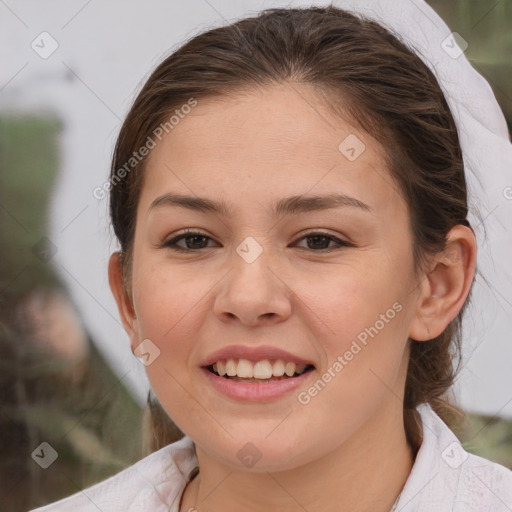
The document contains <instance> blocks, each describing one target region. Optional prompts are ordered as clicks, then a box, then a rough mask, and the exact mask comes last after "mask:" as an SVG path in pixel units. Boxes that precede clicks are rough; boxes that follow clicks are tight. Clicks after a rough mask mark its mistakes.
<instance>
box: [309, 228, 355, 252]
mask: <svg viewBox="0 0 512 512" xmlns="http://www.w3.org/2000/svg"><path fill="white" fill-rule="evenodd" d="M300 240H306V241H307V242H306V243H307V247H306V248H307V249H312V250H315V251H318V250H320V251H321V250H328V249H338V248H340V247H353V244H351V243H349V242H346V241H344V240H340V239H339V238H337V237H335V236H332V235H329V234H327V233H321V232H319V233H310V234H308V235H306V236H303V237H302V238H300ZM331 242H335V244H336V245H337V247H329V244H330V243H331Z"/></svg>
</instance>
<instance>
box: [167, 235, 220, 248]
mask: <svg viewBox="0 0 512 512" xmlns="http://www.w3.org/2000/svg"><path fill="white" fill-rule="evenodd" d="M182 240H184V243H185V247H182V246H180V245H178V242H181V241H182ZM204 240H212V239H211V238H210V237H209V236H206V235H203V234H202V233H200V232H198V231H186V232H185V233H181V234H180V235H178V236H175V237H174V238H171V239H170V240H167V241H166V242H164V243H163V244H162V247H167V248H169V249H171V250H173V251H188V252H190V251H194V250H198V249H205V248H207V247H205V245H204ZM198 246H200V247H198Z"/></svg>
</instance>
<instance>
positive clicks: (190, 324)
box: [130, 85, 418, 471]
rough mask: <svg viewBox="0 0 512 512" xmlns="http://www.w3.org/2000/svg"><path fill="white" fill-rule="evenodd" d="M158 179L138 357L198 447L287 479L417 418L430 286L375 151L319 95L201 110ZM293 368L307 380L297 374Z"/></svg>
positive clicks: (271, 91)
mask: <svg viewBox="0 0 512 512" xmlns="http://www.w3.org/2000/svg"><path fill="white" fill-rule="evenodd" d="M145 173H146V174H145V180H144V185H143V188H142V191H141V195H140V201H139V204H138V211H137V222H136V229H135V238H134V253H133V267H132V268H133V272H132V282H131V290H132V300H133V307H134V313H135V316H134V318H133V323H132V327H131V329H130V335H131V344H132V349H134V350H135V351H136V353H138V354H140V353H141V351H142V352H145V353H148V354H151V355H150V356H146V357H145V358H146V362H147V363H150V364H148V365H147V367H146V370H147V374H148V376H149V379H150V382H151V385H152V387H153V390H154V392H155V394H156V396H157V397H158V399H159V401H160V402H161V404H162V406H163V407H164V408H165V410H166V411H167V413H168V414H169V415H170V416H171V418H172V419H173V420H174V421H175V423H176V424H177V425H178V426H179V427H180V428H181V429H182V430H183V431H184V432H185V433H186V434H187V435H189V436H190V437H191V438H192V439H193V440H194V441H195V442H196V445H197V446H198V447H200V448H201V449H202V450H204V451H205V453H208V454H209V455H210V456H212V457H215V458H216V459H217V460H219V461H221V462H223V463H226V464H228V465H231V466H237V467H243V466H245V467H246V468H252V467H253V466H254V470H255V471H263V470H265V471H268V470H278V469H287V468H293V467H296V466H298V465H300V464H304V463H307V462H308V461H312V460H314V459H315V458H317V457H320V456H322V455H325V454H328V453H329V452H331V451H332V450H334V449H336V448H339V447H341V446H342V445H343V444H344V443H345V445H346V446H348V445H349V444H350V442H354V443H356V442H359V441H360V442H361V443H363V442H364V439H363V438H366V439H367V438H368V436H371V435H378V432H379V428H380V426H381V425H382V424H383V423H382V422H383V421H385V420H384V418H389V417H390V416H392V415H394V417H395V418H399V419H400V421H401V414H402V398H403V388H404V383H405V376H406V366H407V359H408V351H407V347H408V345H407V340H408V336H409V334H410V331H411V325H412V323H413V322H414V321H415V314H416V313H415V311H416V307H417V306H416V303H417V295H418V293H417V290H418V287H417V282H416V281H415V279H414V274H413V257H412V238H411V232H410V227H409V216H408V211H407V206H406V203H405V201H404V200H403V199H402V197H401V196H400V194H399V192H398V187H397V186H396V184H395V182H394V181H393V180H392V178H391V176H390V174H389V172H388V170H387V168H386V165H385V161H384V153H383V148H382V147H381V146H380V145H379V144H378V143H377V142H376V141H375V140H374V139H373V138H371V137H370V136H369V135H368V134H366V133H364V132H361V131H360V130H358V129H356V128H355V127H354V126H352V125H351V124H349V123H348V122H346V121H344V120H343V119H340V118H339V117H337V116H334V115H333V114H332V113H331V112H330V111H329V110H328V108H327V107H326V106H325V104H324V103H321V102H320V101H319V100H318V97H317V96H316V95H315V93H314V92H313V91H312V89H308V88H306V87H305V86H299V85H294V86H293V87H292V86H289V85H274V86H268V87H266V88H264V89H261V90H259V91H256V92H254V91H253V92H250V93H249V92H247V93H238V94H234V95H233V96H231V97H229V100H228V99H225V100H223V101H220V100H218V99H204V100H198V104H197V106H195V107H194V108H192V109H191V111H190V113H189V114H188V115H186V116H183V119H180V121H179V123H178V124H176V125H174V127H173V128H172V130H169V133H168V134H165V132H164V137H163V138H162V141H161V142H158V143H157V145H156V147H155V148H154V149H152V150H151V153H150V155H149V157H148V161H147V168H146V171H145ZM174 196H187V197H188V198H189V199H187V200H183V199H182V200H181V201H180V202H176V201H174V200H173V197H174ZM335 198H336V199H335ZM277 205H279V207H277ZM186 230H190V231H193V232H194V233H197V234H195V235H189V236H188V237H187V236H185V237H181V238H180V239H178V240H175V245H171V244H170V243H171V241H172V240H173V239H176V237H178V236H179V235H183V234H184V232H185V231H186ZM168 243H169V244H168ZM142 340H150V341H145V345H143V347H142V348H141V347H138V346H139V344H140V343H141V342H142ZM158 351H159V354H158ZM219 351H220V352H219ZM240 359H242V360H245V361H242V362H241V363H240V361H239V360H240ZM230 360H232V361H230ZM247 361H249V363H248V362H247ZM280 361H281V362H280ZM214 362H215V363H216V365H215V369H217V372H218V373H220V372H222V371H227V372H228V373H231V374H233V372H237V374H236V375H231V376H229V377H226V376H220V375H217V374H214V373H213V372H212V371H211V370H212V369H213V368H212V367H210V368H208V366H209V365H211V364H213V363H214ZM255 363H258V364H255ZM288 363H296V366H295V370H298V371H299V372H300V371H301V370H302V369H303V368H304V365H306V371H305V372H304V373H302V374H301V376H292V377H288V376H287V375H286V373H285V375H283V376H281V377H279V375H280V374H282V372H283V366H284V370H285V371H286V370H288V371H289V372H290V373H292V372H293V365H292V364H288ZM300 365H302V366H300ZM245 372H247V373H245ZM251 372H252V375H254V372H255V374H256V377H253V378H252V379H250V378H249V377H244V376H246V375H250V374H251ZM270 372H272V373H270ZM238 374H240V376H238ZM269 375H272V376H273V380H272V378H271V382H266V380H268V376H269ZM295 375H297V374H295ZM357 439H359V441H356V440H357Z"/></svg>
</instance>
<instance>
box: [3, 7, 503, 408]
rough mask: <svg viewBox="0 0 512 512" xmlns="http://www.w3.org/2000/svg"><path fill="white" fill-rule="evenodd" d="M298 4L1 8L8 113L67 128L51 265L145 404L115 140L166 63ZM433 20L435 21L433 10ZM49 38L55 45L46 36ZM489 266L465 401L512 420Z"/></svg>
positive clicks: (468, 354) (473, 317)
mask: <svg viewBox="0 0 512 512" xmlns="http://www.w3.org/2000/svg"><path fill="white" fill-rule="evenodd" d="M310 3H313V2H298V1H296V2H292V5H308V4H310ZM314 3H320V2H314ZM289 4H290V3H289V2H286V3H285V2H275V1H274V2H270V1H265V2H263V1H256V0H215V1H214V0H210V1H207V0H190V1H188V2H171V1H166V0H145V1H142V0H137V1H132V2H127V1H123V0H110V1H108V2H102V1H99V0H89V1H87V0H81V1H78V0H73V1H70V0H66V1H65V0H51V1H50V0H46V1H43V0H38V1H31V0H5V1H2V2H0V52H1V53H0V56H1V66H0V114H1V112H2V111H3V112H6V111H10V112H13V111H14V112H27V111H28V112H32V111H47V112H54V113H56V114H57V115H58V116H59V117H60V118H61V119H62V120H63V122H64V125H65V130H64V131H63V134H62V139H61V141H60V143H61V151H62V168H61V169H60V179H59V182H58V186H57V188H56V190H55V196H54V200H53V205H52V216H51V219H52V220H51V227H50V238H51V240H52V241H53V242H54V243H55V245H56V246H57V248H58V252H57V254H56V256H55V258H54V259H53V260H52V262H53V264H54V265H55V266H56V268H57V270H58V271H59V272H60V273H61V275H62V276H63V278H64V280H65V281H66V283H67V284H68V286H69V288H70V291H71V293H72V296H73V298H74V301H75V303H76V305H77V307H78V308H79V311H80V312H81V314H82V317H83V321H84V323H85V325H86V326H87V328H88V330H89V331H90V333H91V334H92V336H93V338H94V339H95V340H96V341H97V343H98V347H99V349H100V350H101V352H102V353H103V354H104V356H105V358H106V359H107V360H108V361H109V362H110V364H111V365H112V367H113V368H114V369H115V371H116V373H117V374H118V375H119V377H120V378H122V379H123V382H124V383H125V384H126V385H127V386H128V387H129V389H131V390H132V391H133V393H134V394H135V396H136V397H137V398H138V399H140V400H144V399H145V396H146V390H147V380H146V377H145V373H144V370H143V366H142V365H141V364H140V363H139V362H138V361H137V360H136V359H135V358H134V356H133V355H132V353H131V351H130V349H129V344H128V339H127V336H126V334H125V332H124V330H123V329H122V326H121V324H120V321H119V319H118V313H117V308H116V305H115V302H114V300H113V298H112V296H111V294H110V290H109V288H108V281H107V261H108V257H109V254H110V252H111V251H112V250H114V249H115V245H114V244H113V243H112V240H111V238H112V237H111V235H110V231H109V228H108V216H107V199H104V200H97V199H96V198H95V197H94V196H93V190H94V188H95V187H97V186H101V185H102V184H103V183H104V182H105V180H106V179H107V177H108V171H109V163H110V157H111V152H112V148H113V145H114V141H115V137H116V135H117V133H118V131H119V128H120V125H121V120H122V119H123V116H124V115H125V113H126V112H127V110H128V108H129V106H130V104H131V102H132V100H133V99H134V97H135V93H136V92H137V91H138V89H139V87H140V86H141V85H142V82H143V80H144V78H145V77H147V76H148V75H149V73H150V71H151V70H152V69H153V68H154V67H155V65H156V64H157V63H159V61H160V60H161V59H162V58H163V56H165V55H167V54H168V53H170V51H171V50H172V48H173V47H174V46H175V45H177V44H178V43H180V42H182V41H183V40H184V39H185V38H188V37H190V36H192V35H194V34H196V33H198V32H200V31H202V30H204V29H206V28H210V27H212V26H217V25H220V24H224V23H225V22H226V21H232V20H234V19H235V18H239V17H241V16H243V15H247V14H248V13H250V12H256V11H258V10H259V9H261V8H267V7H274V6H282V5H289ZM424 9H425V11H424V12H425V13H427V14H428V16H429V17H432V18H434V17H435V14H434V13H433V11H431V10H430V9H429V8H428V7H427V6H425V7H424ZM42 32H48V33H49V34H50V35H51V37H50V36H47V35H43V36H40V34H41V33H42ZM52 39H54V40H55V41H56V43H57V44H58V48H57V49H56V50H55V51H54V53H52V54H51V55H50V56H49V57H48V58H42V57H41V56H40V55H38V53H36V52H35V51H34V49H33V48H32V47H31V44H32V43H33V41H35V42H34V45H39V46H38V48H39V52H40V53H43V55H44V52H49V51H50V50H51V47H52V46H51V45H52V44H55V43H54V42H53V41H52ZM34 172H37V169H34ZM510 184H511V185H512V180H511V183H510ZM509 203H512V201H509ZM508 212H509V215H508V219H510V218H511V217H512V214H511V211H510V209H509V210H508ZM483 213H484V214H485V212H483ZM509 225H510V224H509ZM496 229H498V230H499V229H501V228H500V227H498V228H496ZM503 229H504V230H505V232H507V230H506V227H505V226H503ZM505 234H506V235H507V236H508V238H507V237H506V236H505ZM498 238H499V239H500V240H501V239H502V242H503V243H502V244H501V245H502V246H501V247H500V242H498V243H495V244H494V246H493V251H495V255H496V256H497V257H498V258H499V259H500V261H503V260H504V257H505V255H506V254H507V247H509V249H508V251H510V246H511V243H510V233H508V232H507V233H504V234H503V236H502V237H501V238H500V237H499V236H498ZM509 255H510V253H509ZM484 263H485V265H487V268H486V269H485V271H486V275H487V277H490V278H492V279H494V281H493V283H494V285H496V287H491V288H486V287H485V286H482V285H477V286H476V287H475V298H474V306H473V307H472V309H470V311H469V320H470V321H469V322H468V330H467V331H466V335H465V340H464V344H465V345H464V347H465V349H464V350H465V352H464V357H465V367H464V370H463V371H462V374H461V376H460V379H459V381H458V384H457V391H458V394H459V397H460V402H461V404H462V405H463V406H465V407H467V408H468V409H471V410H474V411H478V412H483V413H487V414H501V415H506V416H510V417H512V372H511V370H510V368H511V361H512V343H511V335H510V332H511V329H512V281H511V280H510V273H508V274H504V273H503V269H502V268H495V269H492V268H489V265H488V264H487V263H486V262H484Z"/></svg>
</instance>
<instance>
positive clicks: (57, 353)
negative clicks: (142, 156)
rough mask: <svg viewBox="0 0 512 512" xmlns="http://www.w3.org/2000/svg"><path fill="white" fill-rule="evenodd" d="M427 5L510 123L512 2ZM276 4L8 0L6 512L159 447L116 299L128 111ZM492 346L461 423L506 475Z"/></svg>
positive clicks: (1, 245)
mask: <svg viewBox="0 0 512 512" xmlns="http://www.w3.org/2000/svg"><path fill="white" fill-rule="evenodd" d="M298 3H299V2H296V4H298ZM428 3H429V4H430V5H431V6H432V7H433V9H434V10H435V11H437V13H438V14H439V15H440V16H441V17H442V18H443V20H444V21H445V22H446V23H447V24H448V26H449V27H450V29H451V30H453V31H456V32H458V33H459V34H460V35H461V36H462V37H463V38H464V39H465V40H466V41H467V42H468V48H467V50H466V51H465V54H466V57H467V58H468V59H469V60H470V62H471V63H472V64H473V66H474V67H475V68H476V69H477V70H478V71H479V72H480V73H481V74H482V75H483V76H484V77H485V78H486V79H487V80H488V82H489V83H490V85H491V87H492V89H493V91H494V93H495V95H496V98H497V100H498V102H499V104H500V106H501V108H502V110H503V112H504V113H505V116H506V118H507V122H508V126H509V129H510V127H511V126H512V1H511V0H498V1H495V0H473V1H461V0H452V1H450V2H445V1H442V0H436V1H429V2H428ZM278 4H279V3H278V2H256V1H240V2H234V1H227V0H225V1H216V2H214V1H213V0H212V1H211V2H207V1H206V0H205V1H203V0H193V1H191V2H187V4H186V6H185V5H180V6H179V7H178V6H177V5H176V6H174V5H173V4H169V3H168V2H165V1H163V0H149V1H146V2H144V4H143V3H142V2H131V3H130V4H129V5H126V3H123V2H121V1H120V0H116V1H112V2H108V3H101V2H97V1H93V0H89V1H86V0H84V1H71V2H69V1H63V0H61V1H52V2H51V3H50V2H47V1H46V2H45V1H42V2H33V1H29V0H26V1H23V0H19V1H15V0H5V1H0V38H1V39H0V48H1V50H0V51H1V57H2V66H1V68H0V351H1V352H0V354H1V358H0V365H1V371H0V393H1V406H0V425H1V437H0V512H18V511H25V510H28V509H30V508H33V507H35V506H38V505H41V504H45V503H48V502H51V501H54V500H56V499H59V498H61V497H64V496H67V495H69V494H71V493H74V492H76V491H78V490H80V489H83V488H84V487H86V486H88V485H91V484H92V483H95V482H97V481H99V480H102V479H104V478H106V477H107V476H109V475H112V474H114V473H117V472H118V471H120V470H121V469H123V468H124V467H126V466H128V465H130V464H132V463H133V462H135V461H137V460H138V459H140V458H141V457H142V456H143V455H145V454H147V453H148V452H149V451H151V450H152V449H154V448H155V446H153V445H152V443H151V440H150V439H149V440H148V439H147V438H146V439H143V428H142V425H143V424H144V423H145V421H147V416H146V415H145V412H144V411H145V401H146V397H147V392H148V384H147V381H146V379H145V374H144V370H143V366H142V365H141V364H140V363H139V362H138V361H137V360H136V359H135V358H134V357H133V355H132V354H131V352H130V349H129V344H128V339H127V337H126V335H125V333H124V330H123V329H122V326H121V324H120V321H119V318H118V314H117V309H116V307H115V303H114V301H113V298H112V297H111V296H110V291H109V290H108V281H107V261H108V257H109V255H110V253H111V251H112V250H114V249H115V243H114V241H113V237H112V235H111V233H110V231H109V230H108V227H106V226H107V223H106V218H107V208H108V202H107V198H106V197H103V196H102V192H101V187H102V185H103V183H104V182H105V180H107V177H108V171H109V159H110V156H111V152H112V148H113V144H114V141H115V137H116V135H117V132H118V130H119V128H120V125H121V122H122V119H123V115H124V114H125V113H126V111H127V109H128V108H129V106H130V104H131V102H132V101H133V99H134V97H135V94H136V92H137V91H138V88H140V86H141V84H142V83H143V80H144V78H146V77H147V76H148V74H149V72H150V71H151V69H152V68H153V67H154V66H155V65H156V64H157V63H158V62H159V61H160V60H161V59H162V58H163V56H165V55H167V54H168V53H169V52H170V51H171V50H172V48H173V47H174V46H176V45H177V44H178V43H180V42H181V41H183V40H185V39H186V38H188V37H191V36H192V35H194V34H196V33H198V32H200V31H202V30H203V29H205V28H208V27H210V26H211V25H212V24H221V23H223V22H225V21H226V20H227V19H229V20H230V21H231V20H232V19H234V18H236V17H239V16H241V15H246V14H248V13H250V12H255V11H257V10H259V9H260V8H266V7H272V6H277V5H278ZM302 4H303V3H302ZM280 5H283V3H281V4H280ZM292 5H293V2H292ZM509 291H510V290H509ZM505 302H506V304H504V308H505V313H504V314H506V315H508V316H509V317H510V316H512V305H511V303H510V302H508V301H506V300H505ZM490 338H492V339H485V340H484V341H485V344H484V345H483V346H484V347H486V348H485V350H484V349H482V348H480V345H482V343H479V344H478V345H475V346H474V349H473V350H472V352H471V358H469V357H468V361H469V359H471V361H470V363H471V364H469V363H468V364H467V365H466V368H465V371H466V373H465V374H463V377H461V379H462V380H461V381H460V382H459V388H460V390H461V392H460V396H459V399H460V403H461V405H463V406H464V407H465V409H466V410H467V411H468V421H467V422H466V423H465V424H463V425H458V426H455V425H454V428H455V429H456V432H457V435H458V436H459V438H460V439H461V440H462V441H463V443H464V445H465V447H466V449H467V450H469V451H471V452H473V453H477V454H480V455H483V456H484V457H486V458H489V459H491V460H495V461H497V462H500V463H501V464H504V465H506V466H508V467H511V468H512V396H509V395H510V393H509V392H508V391H507V392H506V393H505V394H499V393H497V392H494V391H495V390H497V389H498V388H499V389H500V390H501V389H503V388H505V390H512V378H511V377H510V372H509V371H508V370H509V369H510V363H511V361H510V359H507V358H505V360H503V355H504V352H503V349H502V348H500V347H505V346H510V341H511V337H510V332H509V331H508V332H502V336H499V338H500V340H495V339H494V338H495V336H490ZM482 339H483V338H482ZM498 341H499V342H500V343H501V345H498V344H496V345H493V343H498ZM493 347H494V348H493ZM510 353H511V352H510V351H509V352H505V354H510ZM500 365H502V366H500ZM504 368H505V369H506V370H507V373H506V374H505V373H504ZM503 375H508V377H507V378H508V380H503ZM461 382H462V383H463V384H462V386H461ZM486 384H488V385H486ZM461 397H462V398H461ZM146 412H147V411H146ZM176 436H179V433H176ZM41 443H48V445H49V447H48V446H47V445H45V444H43V445H41ZM54 452H55V454H54ZM55 455H56V456H57V457H56V456H55ZM44 466H46V468H45V467H44Z"/></svg>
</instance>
